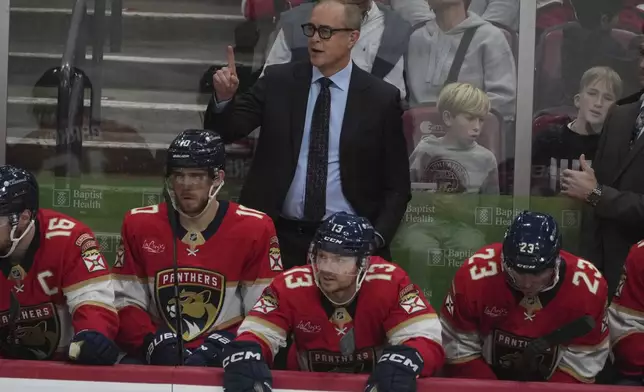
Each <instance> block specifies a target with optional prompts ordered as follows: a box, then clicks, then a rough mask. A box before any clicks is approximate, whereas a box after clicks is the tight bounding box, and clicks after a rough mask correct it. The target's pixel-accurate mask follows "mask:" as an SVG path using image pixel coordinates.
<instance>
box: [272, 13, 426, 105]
mask: <svg viewBox="0 0 644 392" xmlns="http://www.w3.org/2000/svg"><path fill="white" fill-rule="evenodd" d="M343 1H346V2H347V3H348V4H354V5H356V6H357V7H359V8H360V10H361V11H362V13H363V17H362V24H361V27H360V38H359V39H358V42H357V43H356V45H355V46H354V47H353V49H352V50H351V59H352V60H353V62H355V64H356V65H357V66H358V67H360V68H362V69H363V70H365V71H367V72H369V73H371V74H372V75H374V76H376V77H378V78H380V79H383V80H384V81H386V82H388V83H391V84H392V85H394V86H396V87H397V88H398V89H399V90H400V96H401V97H402V98H405V96H406V95H407V89H406V87H405V79H404V77H403V70H404V60H403V56H404V54H405V51H406V49H407V46H408V44H409V36H410V34H411V31H412V30H411V24H410V23H409V22H407V21H405V20H404V19H403V18H402V17H400V16H399V15H398V14H397V13H396V12H394V11H392V10H391V9H390V8H389V7H388V6H385V5H383V4H380V3H378V2H374V1H372V0H343ZM395 1H396V2H400V1H401V0H395ZM405 1H408V2H412V3H413V2H423V1H424V0H405ZM313 7H314V4H313V3H309V4H302V5H301V6H298V7H296V8H293V9H291V10H288V11H286V12H284V13H283V14H282V15H281V17H280V23H279V33H278V34H277V37H276V38H275V42H274V43H273V45H272V46H271V48H270V52H269V53H268V58H267V59H266V64H265V66H264V67H269V66H271V65H274V64H283V63H288V62H294V61H304V60H307V59H308V58H309V52H308V47H307V41H308V38H307V37H306V36H305V35H304V34H302V27H301V26H302V24H304V23H307V22H308V21H309V18H310V17H311V11H312V10H313ZM394 7H395V5H394ZM394 9H395V8H394Z"/></svg>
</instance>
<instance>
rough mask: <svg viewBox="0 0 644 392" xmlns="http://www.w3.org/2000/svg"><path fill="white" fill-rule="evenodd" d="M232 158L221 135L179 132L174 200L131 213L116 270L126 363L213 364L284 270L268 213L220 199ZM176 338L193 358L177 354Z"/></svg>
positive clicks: (172, 158)
mask: <svg viewBox="0 0 644 392" xmlns="http://www.w3.org/2000/svg"><path fill="white" fill-rule="evenodd" d="M225 162H226V156H225V151H224V143H223V141H222V139H221V137H220V136H219V135H218V134H217V133H215V132H212V131H207V130H186V131H183V132H181V133H180V134H179V135H178V136H177V137H176V138H175V140H174V141H173V142H172V143H171V145H170V147H169V149H168V153H167V171H166V190H167V193H168V194H169V199H170V201H171V204H170V205H168V204H166V203H161V204H159V205H152V206H147V207H140V208H135V209H133V210H131V211H130V212H129V213H127V215H126V216H125V219H124V221H123V227H122V231H121V248H120V249H119V252H118V256H117V260H116V262H115V264H114V268H113V276H114V282H115V292H116V306H117V308H118V311H119V315H120V316H121V320H122V322H121V328H120V330H119V334H118V339H117V342H118V343H119V345H120V346H121V347H122V348H123V349H125V350H126V351H127V352H128V354H129V356H128V362H129V361H132V362H135V361H136V359H137V358H138V359H140V360H142V361H144V362H145V363H148V364H153V365H177V364H181V363H182V362H183V359H182V358H180V357H185V358H187V359H185V363H186V364H188V365H201V366H203V365H216V364H217V362H218V361H219V362H220V361H221V359H220V358H219V359H218V358H217V356H216V354H217V352H220V351H221V350H220V347H221V345H222V344H223V343H222V342H226V341H227V339H232V338H233V337H234V334H233V333H232V332H234V330H236V328H237V327H238V326H239V324H240V323H241V321H242V319H243V318H244V316H245V314H246V313H247V312H248V311H249V310H250V309H251V308H252V307H253V306H254V304H255V302H257V300H258V298H259V296H260V295H261V293H262V291H263V290H264V288H266V286H267V285H268V284H269V283H270V282H271V280H272V278H273V277H274V276H275V275H277V273H278V272H281V271H282V269H283V268H282V262H281V257H280V250H279V245H278V241H277V237H276V234H275V228H274V226H273V222H272V220H271V218H270V217H268V216H267V215H265V214H263V213H261V212H259V211H256V210H253V209H250V208H246V207H244V206H242V205H239V204H236V203H233V202H229V201H218V200H217V199H216V198H215V197H216V196H217V193H218V192H219V190H220V189H221V187H222V186H223V184H224V176H225V172H224V166H225ZM173 226H176V227H175V228H174V229H173ZM174 247H176V248H174ZM173 248H174V249H173ZM173 251H176V255H173ZM175 262H176V265H177V266H178V268H177V271H175V268H174V266H175ZM175 274H176V276H177V278H178V279H177V281H178V287H177V288H176V289H178V290H177V292H175V284H174V283H175ZM177 297H178V298H177ZM177 302H179V303H177ZM177 321H179V323H177ZM178 329H180V330H181V331H180V332H178V331H177V330H178ZM215 331H218V332H217V333H214V332H215ZM227 331H228V332H227ZM177 335H180V336H182V337H183V341H184V343H185V347H186V348H187V349H190V350H194V352H193V353H192V354H191V355H190V353H189V352H188V351H184V352H183V353H181V355H180V353H179V352H180V351H183V350H182V349H181V346H183V344H182V342H179V340H178V338H177ZM209 335H210V336H209ZM202 343H204V344H203V345H202Z"/></svg>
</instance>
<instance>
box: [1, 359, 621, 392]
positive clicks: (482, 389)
mask: <svg viewBox="0 0 644 392" xmlns="http://www.w3.org/2000/svg"><path fill="white" fill-rule="evenodd" d="M222 377H223V372H222V370H221V369H212V368H193V367H177V368H169V367H162V366H136V365H117V366H113V367H94V366H80V365H70V364H66V363H57V362H37V361H9V360H0V390H1V391H2V392H24V391H26V390H27V391H35V390H45V391H47V392H108V391H110V392H111V391H119V392H219V391H223V388H222V387H221V385H222V380H223V378H222ZM365 381H366V376H363V375H345V374H329V373H299V372H283V371H275V372H273V387H274V391H275V392H297V391H332V392H340V391H343V392H352V391H355V392H359V391H360V392H362V391H363V389H364V384H365ZM632 390H633V389H632V388H627V387H608V386H604V385H576V384H550V383H519V382H506V381H478V380H461V379H446V378H430V379H423V380H420V381H419V383H418V391H419V392H435V391H440V392H517V391H521V392H580V391H583V392H600V391H601V392H629V391H632Z"/></svg>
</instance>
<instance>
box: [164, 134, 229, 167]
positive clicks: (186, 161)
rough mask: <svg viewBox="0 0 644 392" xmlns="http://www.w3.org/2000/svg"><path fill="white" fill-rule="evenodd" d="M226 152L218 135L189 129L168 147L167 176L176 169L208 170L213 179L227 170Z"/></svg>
mask: <svg viewBox="0 0 644 392" xmlns="http://www.w3.org/2000/svg"><path fill="white" fill-rule="evenodd" d="M225 166H226V150H225V147H224V141H223V140H222V138H221V136H219V134H218V133H216V132H214V131H210V130H206V129H187V130H185V131H183V132H181V133H180V134H179V135H178V136H177V137H176V138H175V139H174V140H173V141H172V143H170V147H168V154H167V160H166V176H168V175H170V174H171V173H172V171H173V170H174V169H182V168H194V169H207V170H208V171H209V172H210V175H211V177H214V176H215V175H216V173H217V171H219V170H225Z"/></svg>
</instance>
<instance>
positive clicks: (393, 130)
mask: <svg viewBox="0 0 644 392" xmlns="http://www.w3.org/2000/svg"><path fill="white" fill-rule="evenodd" d="M383 126H384V139H383V141H382V143H383V145H382V148H383V151H384V157H383V158H384V166H383V167H384V184H383V187H384V189H383V191H384V203H383V205H382V207H381V208H380V211H381V213H380V216H378V218H377V219H375V222H373V223H374V226H375V228H376V230H377V231H378V233H380V234H381V235H382V237H383V239H384V240H385V243H387V244H390V243H391V241H392V240H393V238H394V235H395V234H396V231H397V230H398V226H399V225H400V221H401V219H402V217H403V215H404V214H405V210H406V209H407V203H408V202H409V200H411V182H410V179H409V158H408V155H407V142H406V141H405V135H404V133H403V123H402V107H401V103H400V96H399V94H398V91H397V90H396V92H395V94H392V98H391V103H390V104H389V105H388V106H387V112H386V114H385V117H384V124H383Z"/></svg>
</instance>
